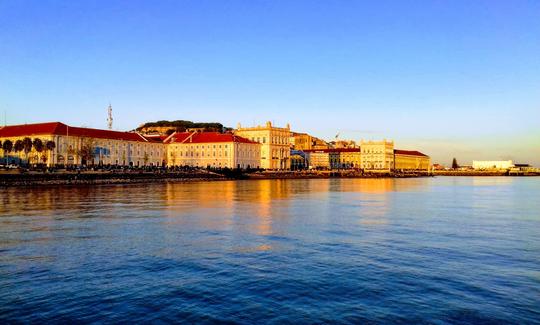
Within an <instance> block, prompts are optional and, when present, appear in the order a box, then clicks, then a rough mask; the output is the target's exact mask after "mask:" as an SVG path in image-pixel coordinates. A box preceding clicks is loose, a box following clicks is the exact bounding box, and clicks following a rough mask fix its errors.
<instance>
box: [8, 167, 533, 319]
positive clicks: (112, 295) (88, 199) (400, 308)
mask: <svg viewBox="0 0 540 325" xmlns="http://www.w3.org/2000/svg"><path fill="white" fill-rule="evenodd" d="M0 192H1V193H0V202H2V205H1V207H0V321H2V322H3V323H5V322H6V321H7V322H39V323H43V322H48V323H50V322H53V323H60V322H62V323H63V322H77V323H90V322H109V323H125V322H127V321H131V322H158V321H161V322H183V323H186V322H187V323H213V322H233V323H245V324H253V323H256V324H259V323H353V324H359V323H368V322H369V323H436V324H445V323H486V324H492V323H515V324H527V323H537V324H540V200H539V198H540V178H510V177H500V178H498V177H484V178H473V177H470V178H469V177H447V178H444V177H439V178H422V179H396V180H393V179H380V180H365V179H332V180H265V181H237V182H209V183H204V182H201V183H188V184H182V183H170V184H144V185H112V186H93V187H88V186H80V187H76V186H74V187H50V188H18V189H2V190H1V191H0Z"/></svg>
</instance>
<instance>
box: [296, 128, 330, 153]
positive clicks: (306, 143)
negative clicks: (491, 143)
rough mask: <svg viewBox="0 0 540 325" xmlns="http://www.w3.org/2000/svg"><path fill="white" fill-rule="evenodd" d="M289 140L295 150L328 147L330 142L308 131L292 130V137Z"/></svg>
mask: <svg viewBox="0 0 540 325" xmlns="http://www.w3.org/2000/svg"><path fill="white" fill-rule="evenodd" d="M289 141H290V144H291V149H293V150H313V149H327V148H328V143H326V142H325V141H323V140H321V139H319V138H316V137H314V136H311V135H309V134H307V133H297V132H291V137H290V140H289Z"/></svg>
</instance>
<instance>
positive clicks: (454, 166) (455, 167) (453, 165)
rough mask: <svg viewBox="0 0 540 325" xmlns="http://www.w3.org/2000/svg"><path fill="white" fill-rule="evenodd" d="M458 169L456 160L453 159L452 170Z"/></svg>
mask: <svg viewBox="0 0 540 325" xmlns="http://www.w3.org/2000/svg"><path fill="white" fill-rule="evenodd" d="M458 168H459V165H458V163H457V160H456V158H454V159H453V160H452V169H458Z"/></svg>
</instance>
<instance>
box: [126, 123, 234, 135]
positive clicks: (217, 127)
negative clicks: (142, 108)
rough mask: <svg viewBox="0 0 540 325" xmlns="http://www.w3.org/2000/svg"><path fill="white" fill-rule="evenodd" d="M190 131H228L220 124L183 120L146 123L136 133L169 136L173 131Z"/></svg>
mask: <svg viewBox="0 0 540 325" xmlns="http://www.w3.org/2000/svg"><path fill="white" fill-rule="evenodd" d="M190 129H198V130H201V131H211V132H223V131H225V130H229V129H230V128H226V127H224V126H223V124H221V123H217V122H210V123H208V122H192V121H184V120H176V121H157V122H147V123H144V124H143V125H141V126H139V127H138V128H137V131H139V132H143V133H160V134H167V135H169V134H171V133H173V132H174V131H177V132H185V131H187V130H190Z"/></svg>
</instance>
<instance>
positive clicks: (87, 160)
mask: <svg viewBox="0 0 540 325" xmlns="http://www.w3.org/2000/svg"><path fill="white" fill-rule="evenodd" d="M26 138H28V139H30V140H31V141H32V142H33V145H32V146H31V150H30V151H25V150H18V151H17V150H16V149H20V148H17V141H24V139H26ZM36 139H39V141H38V142H41V144H42V145H41V146H40V145H37V146H36V145H35V140H36ZM0 141H2V144H3V145H2V148H3V150H2V158H5V159H6V160H7V161H8V162H20V161H23V162H28V163H30V164H38V163H44V164H46V165H47V166H55V165H119V166H161V165H163V164H164V163H165V146H164V145H163V143H162V142H161V141H152V140H149V139H147V138H145V137H143V136H142V135H140V134H138V133H135V132H118V131H110V130H99V129H90V128H81V127H72V126H68V125H66V124H63V123H60V122H51V123H36V124H24V125H11V126H5V127H2V128H0ZM6 143H11V144H12V146H11V150H5V149H8V147H6ZM51 143H52V145H51ZM48 144H49V145H48ZM27 148H28V147H27Z"/></svg>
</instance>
